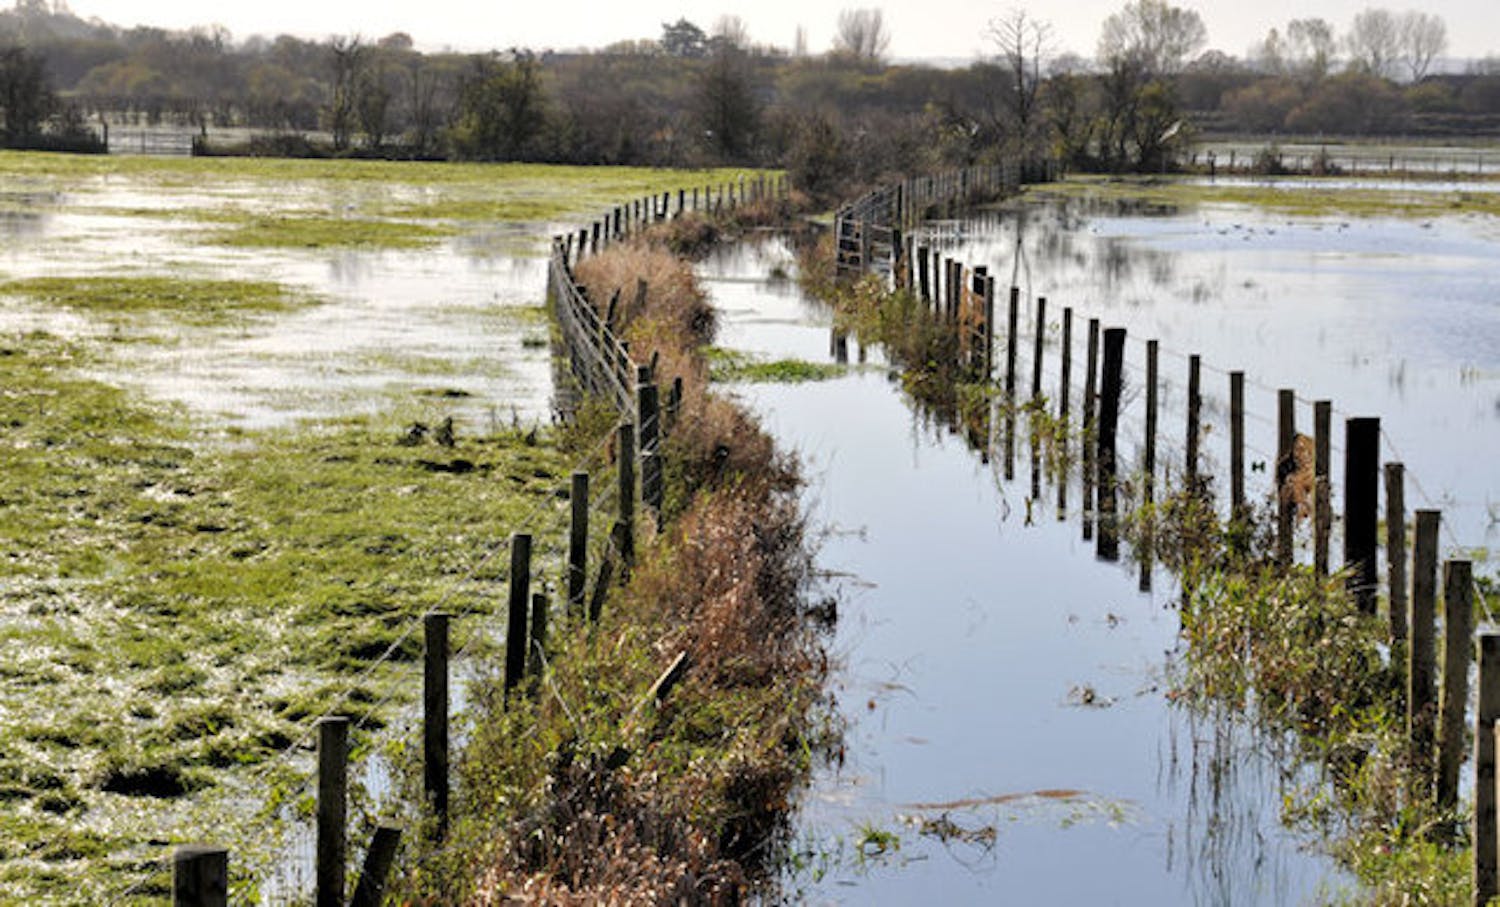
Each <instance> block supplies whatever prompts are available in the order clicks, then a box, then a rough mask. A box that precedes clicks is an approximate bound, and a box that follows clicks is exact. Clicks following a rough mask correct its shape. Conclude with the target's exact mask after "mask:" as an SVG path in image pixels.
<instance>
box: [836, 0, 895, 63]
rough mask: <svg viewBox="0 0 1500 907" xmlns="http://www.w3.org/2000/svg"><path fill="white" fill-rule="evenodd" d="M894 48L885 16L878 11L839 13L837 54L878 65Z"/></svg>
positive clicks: (850, 10) (862, 10)
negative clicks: (887, 51)
mask: <svg viewBox="0 0 1500 907" xmlns="http://www.w3.org/2000/svg"><path fill="white" fill-rule="evenodd" d="M890 45H891V35H890V32H888V31H886V28H885V13H883V12H881V11H880V10H878V9H846V10H844V11H843V12H841V13H839V24H838V30H837V32H836V33H835V34H834V38H833V49H834V52H835V53H838V54H843V55H845V56H850V57H853V58H854V59H856V60H864V61H867V62H870V63H878V62H880V61H881V60H883V59H885V53H886V50H888V49H889V48H890Z"/></svg>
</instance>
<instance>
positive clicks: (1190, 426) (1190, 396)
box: [1183, 353, 1203, 494]
mask: <svg viewBox="0 0 1500 907" xmlns="http://www.w3.org/2000/svg"><path fill="white" fill-rule="evenodd" d="M1202 371H1203V359H1202V357H1201V356H1199V355H1198V354H1197V353H1193V354H1192V355H1191V356H1189V357H1188V391H1187V448H1186V449H1187V453H1186V454H1185V462H1184V463H1183V472H1184V474H1185V475H1186V477H1187V489H1188V492H1189V493H1190V494H1197V493H1198V440H1199V438H1200V437H1201V436H1202V434H1203V430H1202V424H1201V420H1202V417H1203V395H1202V393H1201V390H1202V387H1201V381H1202V378H1203V374H1202Z"/></svg>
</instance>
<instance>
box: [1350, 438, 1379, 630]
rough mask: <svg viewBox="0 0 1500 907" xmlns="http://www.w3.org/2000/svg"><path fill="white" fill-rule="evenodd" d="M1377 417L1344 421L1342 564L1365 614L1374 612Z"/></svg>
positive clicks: (1377, 489) (1377, 474) (1377, 463)
mask: <svg viewBox="0 0 1500 907" xmlns="http://www.w3.org/2000/svg"><path fill="white" fill-rule="evenodd" d="M1379 477H1380V420H1379V419H1377V418H1354V419H1348V420H1346V421H1345V423H1344V565H1345V566H1346V567H1349V568H1352V569H1351V570H1350V572H1349V591H1350V592H1351V593H1352V594H1353V595H1354V596H1355V597H1356V599H1357V600H1358V601H1359V609H1360V610H1361V611H1363V612H1364V613H1365V614H1374V613H1375V587H1376V573H1375V546H1376V529H1377V525H1376V524H1377V520H1376V516H1377V514H1376V499H1377V498H1378V496H1379V485H1380V478H1379Z"/></svg>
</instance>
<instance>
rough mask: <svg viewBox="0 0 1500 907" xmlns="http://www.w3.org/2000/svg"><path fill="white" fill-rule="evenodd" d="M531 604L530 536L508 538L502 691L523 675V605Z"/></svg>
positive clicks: (513, 685) (524, 655)
mask: <svg viewBox="0 0 1500 907" xmlns="http://www.w3.org/2000/svg"><path fill="white" fill-rule="evenodd" d="M530 603H531V536H530V535H528V534H526V533H523V532H518V533H516V534H515V535H512V536H511V537H510V599H509V607H508V609H507V612H506V613H507V621H506V625H505V692H506V695H509V694H510V691H511V690H513V689H515V687H516V684H518V683H520V682H521V678H522V677H523V676H524V675H525V674H526V638H527V634H526V618H527V613H526V606H527V605H528V604H530Z"/></svg>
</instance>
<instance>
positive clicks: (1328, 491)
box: [1313, 400, 1405, 620]
mask: <svg viewBox="0 0 1500 907" xmlns="http://www.w3.org/2000/svg"><path fill="white" fill-rule="evenodd" d="M1332 444H1333V401H1331V400H1317V401H1315V402H1314V403H1313V570H1314V572H1315V573H1316V574H1317V576H1319V577H1320V578H1321V577H1324V576H1327V575H1328V540H1329V536H1330V535H1331V534H1332V532H1333V486H1332V484H1330V479H1329V469H1330V467H1331V465H1332V462H1333V459H1332ZM1404 600H1405V599H1403V601H1404ZM1402 620H1405V615H1404V614H1403V615H1402Z"/></svg>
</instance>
